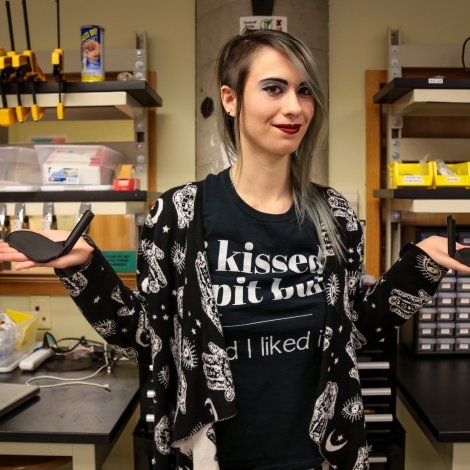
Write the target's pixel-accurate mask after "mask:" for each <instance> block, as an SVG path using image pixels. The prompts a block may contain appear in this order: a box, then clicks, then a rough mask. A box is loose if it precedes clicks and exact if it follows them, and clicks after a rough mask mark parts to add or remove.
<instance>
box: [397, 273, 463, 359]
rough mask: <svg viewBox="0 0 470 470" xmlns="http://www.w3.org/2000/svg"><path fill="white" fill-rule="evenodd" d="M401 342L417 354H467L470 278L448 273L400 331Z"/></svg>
mask: <svg viewBox="0 0 470 470" xmlns="http://www.w3.org/2000/svg"><path fill="white" fill-rule="evenodd" d="M400 342H401V343H402V344H403V345H404V346H405V347H407V348H408V349H409V350H411V351H412V352H414V353H416V354H470V276H466V275H461V274H456V273H454V272H449V273H448V275H446V276H445V277H444V278H443V279H442V281H441V283H440V284H439V287H438V290H437V292H436V294H435V295H434V297H433V298H432V300H431V302H430V303H428V304H426V305H425V306H423V307H422V308H421V309H420V311H419V312H418V313H417V314H416V315H415V316H414V319H412V320H409V321H408V322H406V323H405V324H404V325H403V326H402V327H401V328H400Z"/></svg>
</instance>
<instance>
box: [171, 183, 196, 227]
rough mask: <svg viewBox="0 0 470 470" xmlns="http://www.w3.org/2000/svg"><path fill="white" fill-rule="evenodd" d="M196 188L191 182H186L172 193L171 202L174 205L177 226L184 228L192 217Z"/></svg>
mask: <svg viewBox="0 0 470 470" xmlns="http://www.w3.org/2000/svg"><path fill="white" fill-rule="evenodd" d="M196 193H197V188H196V186H195V185H193V184H187V185H186V186H184V187H183V188H181V189H179V190H178V191H175V193H174V194H173V204H174V205H175V209H176V214H177V217H178V227H179V228H181V229H182V228H185V227H188V226H189V223H190V222H191V221H192V220H193V218H194V202H195V199H196Z"/></svg>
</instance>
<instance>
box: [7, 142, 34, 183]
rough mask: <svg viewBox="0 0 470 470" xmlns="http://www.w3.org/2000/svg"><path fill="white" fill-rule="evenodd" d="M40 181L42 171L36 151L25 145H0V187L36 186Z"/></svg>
mask: <svg viewBox="0 0 470 470" xmlns="http://www.w3.org/2000/svg"><path fill="white" fill-rule="evenodd" d="M41 183H42V171H41V167H40V166H39V162H38V158H37V153H36V151H35V150H34V149H31V148H26V147H0V188H1V189H3V190H14V189H15V187H17V186H18V187H21V186H31V185H33V186H35V187H36V186H37V187H39V186H40V185H41Z"/></svg>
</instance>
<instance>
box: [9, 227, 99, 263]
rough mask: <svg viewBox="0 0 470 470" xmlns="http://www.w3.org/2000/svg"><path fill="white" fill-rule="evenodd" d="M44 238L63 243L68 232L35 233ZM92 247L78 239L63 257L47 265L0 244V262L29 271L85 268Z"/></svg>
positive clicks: (43, 231) (48, 231)
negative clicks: (13, 264)
mask: <svg viewBox="0 0 470 470" xmlns="http://www.w3.org/2000/svg"><path fill="white" fill-rule="evenodd" d="M37 233H40V234H41V235H44V236H45V237H47V238H49V239H51V240H53V241H56V242H59V241H64V240H66V239H67V237H68V236H69V235H70V232H68V231H66V230H41V231H37ZM93 249H94V248H93V247H92V246H90V245H89V244H88V243H87V242H86V241H85V240H84V239H83V238H81V237H80V238H79V239H78V241H77V243H75V245H74V247H73V248H72V250H70V252H69V253H67V254H66V255H64V256H61V257H60V258H57V259H55V260H53V261H50V262H49V263H37V262H35V261H33V260H31V259H30V258H28V257H27V256H26V255H24V254H23V253H21V252H19V251H18V250H16V249H15V248H13V247H11V246H10V245H9V244H8V243H5V242H0V262H3V261H7V262H14V263H15V269H17V270H22V269H29V268H34V267H39V266H42V267H49V268H57V269H65V268H70V267H73V266H74V267H79V266H85V265H86V264H88V263H89V262H90V260H91V257H92V253H93Z"/></svg>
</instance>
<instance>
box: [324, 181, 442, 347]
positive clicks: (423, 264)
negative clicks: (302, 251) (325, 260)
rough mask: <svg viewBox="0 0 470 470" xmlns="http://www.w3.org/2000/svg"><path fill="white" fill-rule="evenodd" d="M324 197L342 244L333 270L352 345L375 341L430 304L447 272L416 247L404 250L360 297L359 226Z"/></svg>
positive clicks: (348, 211)
mask: <svg viewBox="0 0 470 470" xmlns="http://www.w3.org/2000/svg"><path fill="white" fill-rule="evenodd" d="M326 197H327V200H328V204H329V206H330V207H331V210H332V213H333V216H334V217H335V219H336V222H337V227H338V232H339V235H340V237H341V238H342V240H343V246H344V253H345V256H344V260H342V262H337V264H336V265H335V267H334V268H333V269H334V270H335V271H336V272H339V271H342V272H343V274H344V278H345V281H344V287H343V290H344V292H343V307H344V309H345V313H346V316H347V317H348V318H349V319H350V320H351V322H352V324H353V329H354V331H355V336H356V340H357V343H356V345H357V346H359V345H364V344H366V343H371V342H375V341H378V340H380V339H382V338H383V337H384V336H386V335H387V334H388V333H389V332H390V330H391V328H394V327H398V326H400V325H401V324H402V323H404V322H405V321H406V320H408V319H409V318H411V317H412V316H413V315H414V314H415V313H416V312H417V311H418V310H419V309H420V308H421V307H422V306H423V305H424V304H426V303H427V302H429V301H430V300H431V297H432V296H433V294H434V293H435V291H436V289H437V287H438V285H439V283H440V281H441V279H442V278H443V277H444V275H445V274H446V273H447V269H446V268H443V267H442V266H440V265H439V264H437V263H436V262H435V261H434V260H433V259H432V258H430V257H429V256H428V255H427V254H426V253H425V252H424V251H423V250H421V249H420V248H419V247H418V246H416V245H414V244H407V245H405V246H404V247H403V248H402V250H401V252H400V257H399V259H398V260H397V261H396V262H395V263H394V264H393V265H392V266H391V268H390V269H389V270H388V271H387V272H385V273H384V274H383V275H382V276H381V277H380V278H379V279H378V280H377V282H376V283H375V284H374V285H372V286H371V287H370V288H369V289H368V290H367V291H364V290H363V289H362V288H361V276H362V274H365V273H364V237H363V231H362V227H361V224H360V221H359V220H358V218H357V216H356V214H355V213H354V211H353V209H352V208H351V206H350V204H349V203H348V202H347V201H346V199H345V198H344V197H342V196H341V195H340V194H339V193H337V192H336V191H335V190H333V189H332V188H327V189H326ZM340 277H341V276H340Z"/></svg>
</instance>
